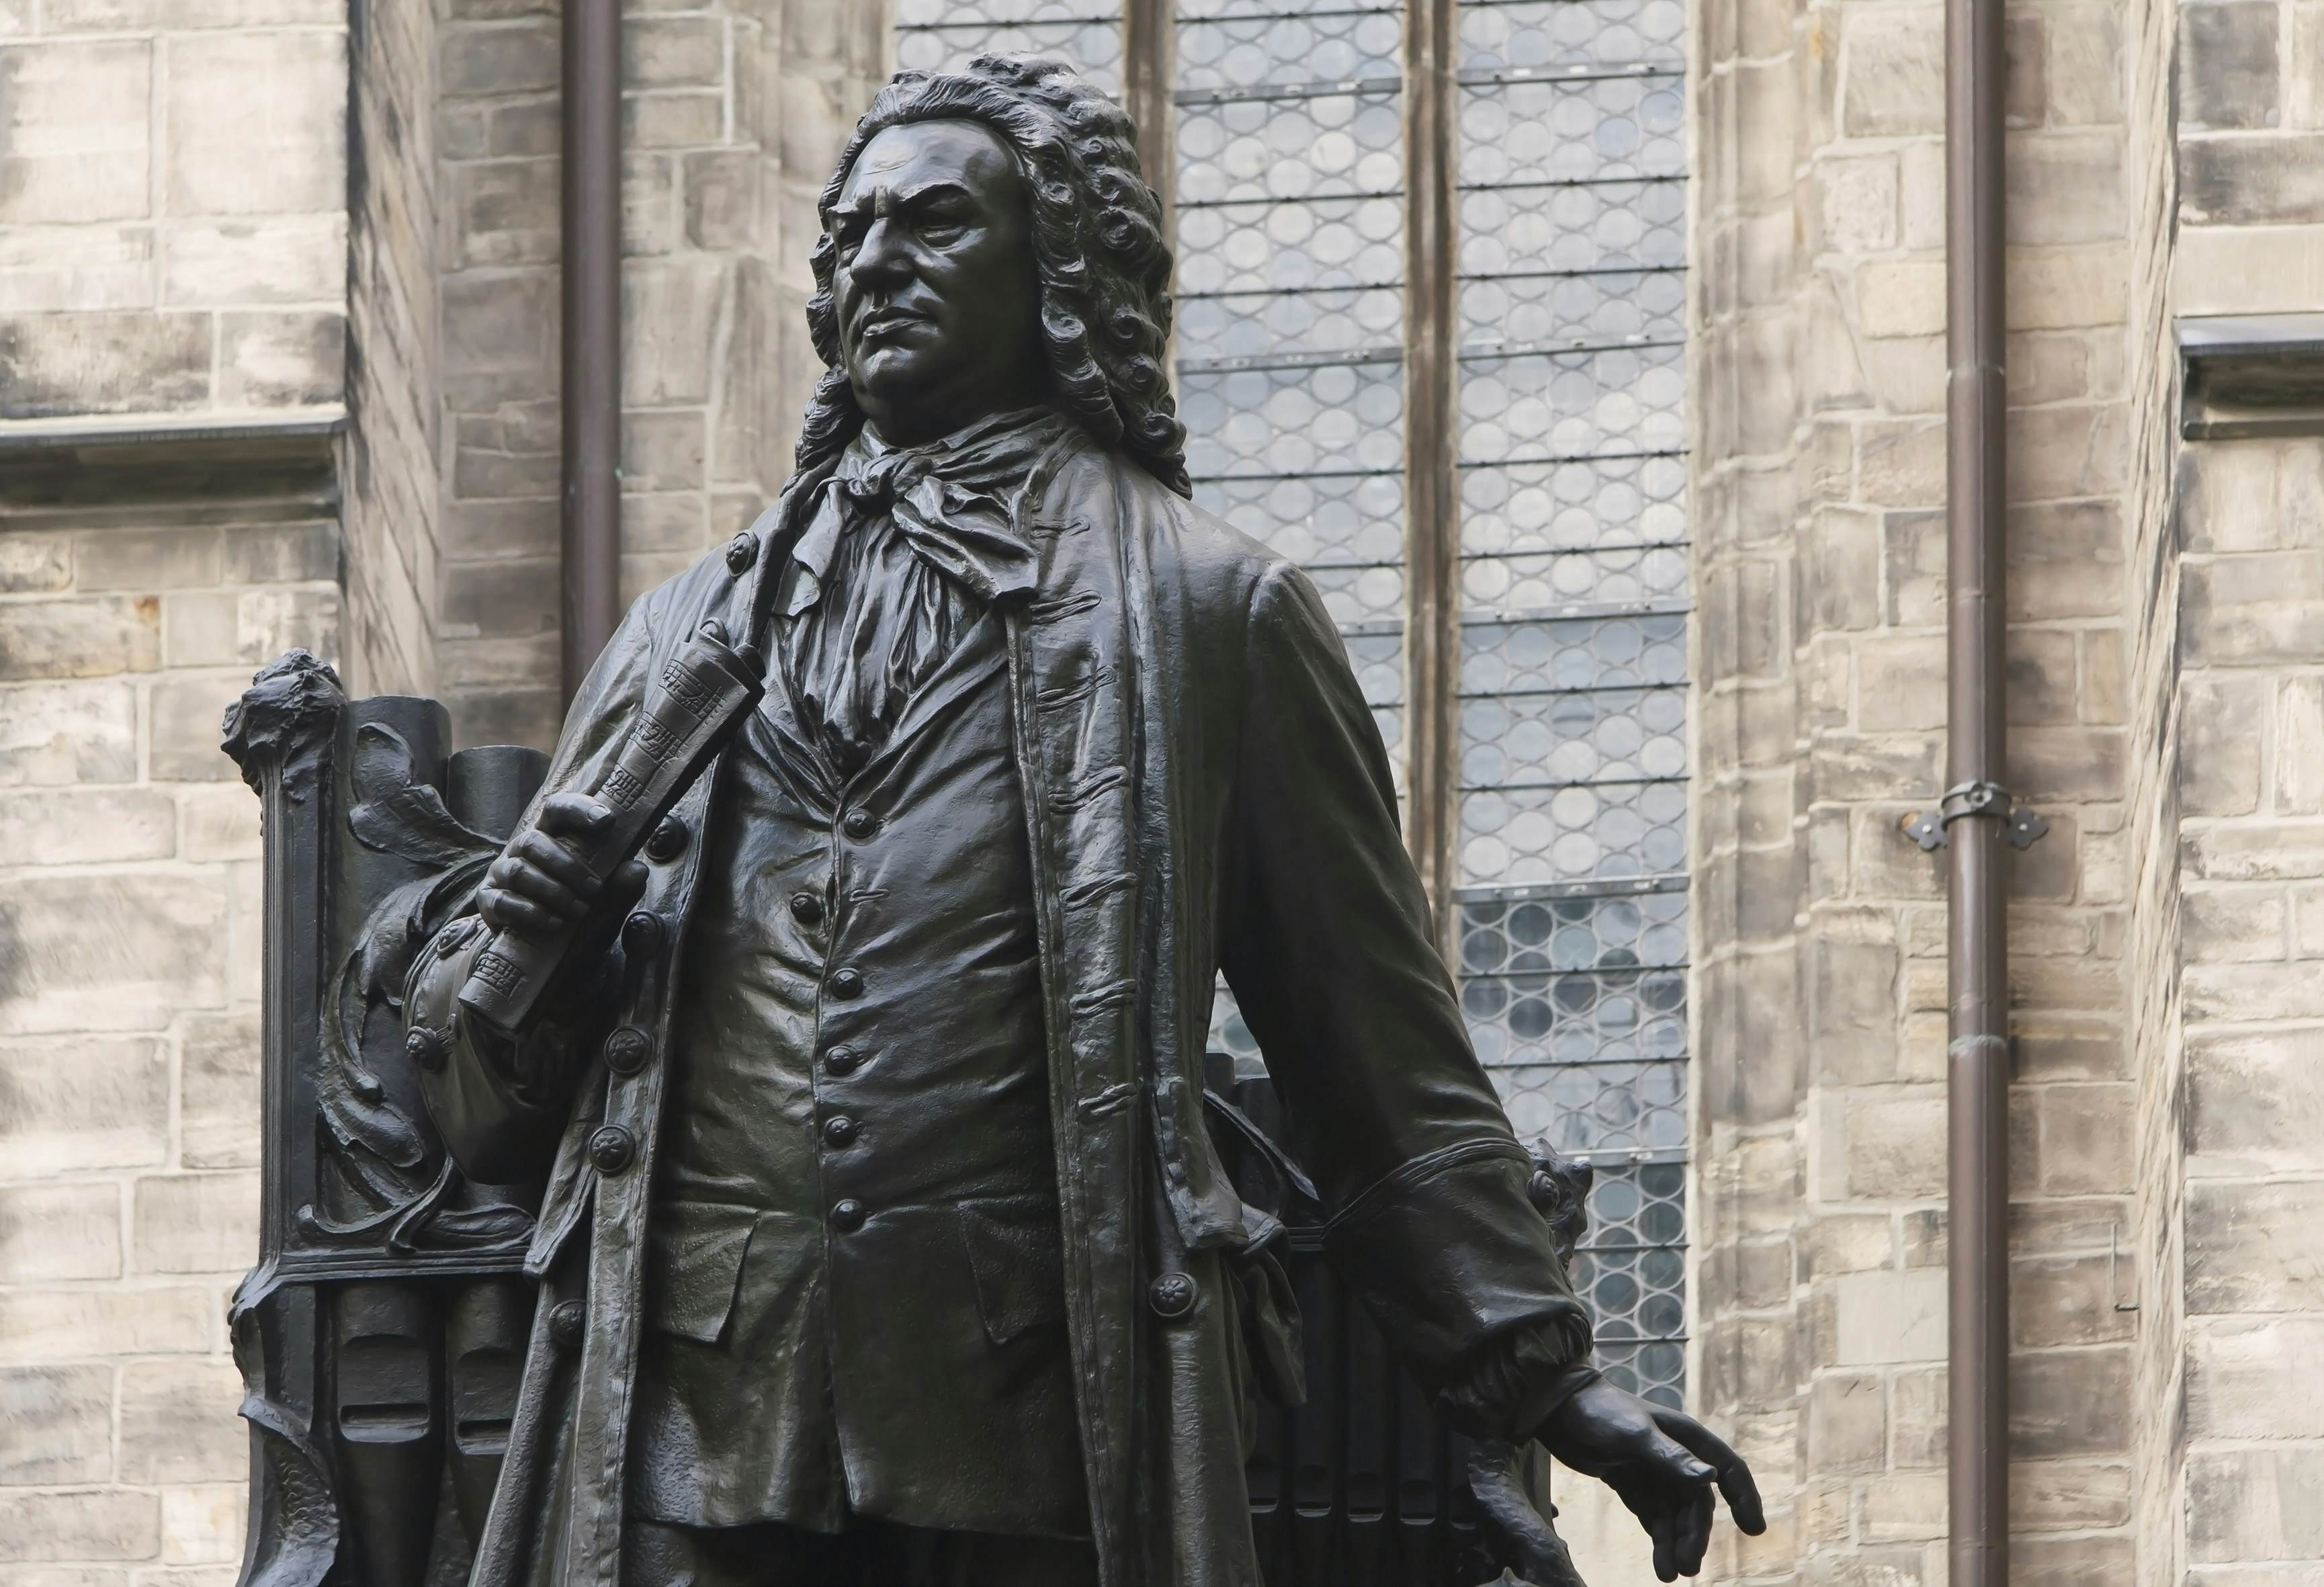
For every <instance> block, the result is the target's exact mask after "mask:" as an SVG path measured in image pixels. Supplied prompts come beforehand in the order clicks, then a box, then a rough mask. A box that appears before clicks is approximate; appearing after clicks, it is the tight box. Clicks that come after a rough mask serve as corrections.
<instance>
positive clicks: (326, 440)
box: [0, 402, 347, 514]
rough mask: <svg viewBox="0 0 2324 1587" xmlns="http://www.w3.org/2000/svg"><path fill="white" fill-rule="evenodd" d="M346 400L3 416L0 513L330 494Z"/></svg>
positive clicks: (323, 497)
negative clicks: (236, 408)
mask: <svg viewBox="0 0 2324 1587" xmlns="http://www.w3.org/2000/svg"><path fill="white" fill-rule="evenodd" d="M346 426H347V411H346V408H345V407H344V406H342V405H341V404H339V403H336V402H333V403H329V404H325V405H318V406H311V407H300V408H286V409H278V410H273V411H241V412H218V411H210V412H206V413H189V414H183V415H178V414H152V413H147V414H118V415H115V414H105V415H95V414H86V415H84V414H77V415H74V416H72V417H70V418H65V419H36V420H14V421H7V422H0V514H5V513H6V512H10V511H12V510H14V511H23V510H27V509H40V508H55V507H92V506H105V505H112V504H121V503H135V502H153V501H171V500H198V499H205V498H236V499H240V498H246V497H254V496H256V497H266V498H270V499H271V498H281V497H312V498H314V499H315V500H316V501H318V503H320V502H327V501H328V500H329V499H330V497H331V495H332V494H333V484H334V478H335V475H336V473H337V469H336V466H335V463H334V457H333V454H334V452H335V450H336V448H337V444H338V439H339V437H340V435H341V433H342V432H344V431H345V430H346Z"/></svg>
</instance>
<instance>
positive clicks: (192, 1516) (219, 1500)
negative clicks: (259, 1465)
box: [161, 1482, 250, 1587]
mask: <svg viewBox="0 0 2324 1587" xmlns="http://www.w3.org/2000/svg"><path fill="white" fill-rule="evenodd" d="M249 1508H250V1503H249V1496H248V1490H246V1489H245V1488H244V1486H243V1485H242V1484H241V1483H238V1482H212V1483H206V1484H203V1485H201V1486H199V1487H178V1488H164V1489H163V1490H161V1557H162V1558H163V1559H164V1560H167V1561H169V1562H170V1563H171V1564H229V1565H230V1564H233V1563H234V1562H235V1561H236V1560H239V1559H240V1558H241V1557H242V1544H243V1526H244V1520H245V1518H246V1517H247V1515H248V1512H249ZM171 1587H175V1583H174V1582H172V1584H171ZM189 1587H190V1583H189Z"/></svg>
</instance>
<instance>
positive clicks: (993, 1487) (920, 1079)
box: [630, 616, 1088, 1536]
mask: <svg viewBox="0 0 2324 1587" xmlns="http://www.w3.org/2000/svg"><path fill="white" fill-rule="evenodd" d="M1004 663H1005V658H1004V653H1003V650H1002V646H1001V624H1000V623H999V622H998V621H997V620H996V619H993V618H991V617H989V616H988V617H987V618H985V619H984V620H982V622H980V623H978V624H977V626H976V628H975V629H974V630H973V632H971V633H970V634H969V635H968V636H967V637H966V638H965V639H964V641H963V642H962V643H961V644H960V645H959V647H958V648H957V649H956V650H954V653H953V654H952V655H951V656H950V657H948V658H947V659H946V660H945V662H944V663H943V664H942V666H941V667H940V668H939V669H938V670H937V671H936V673H935V675H934V676H933V677H931V678H930V679H929V680H928V682H927V684H926V685H925V686H924V687H922V688H921V690H920V691H919V692H918V695H917V696H916V697H914V699H913V701H912V702H911V704H910V706H908V708H907V709H906V712H905V714H904V715H903V717H902V718H901V719H900V720H899V722H898V723H897V724H896V727H895V730H894V731H893V733H892V734H890V737H889V740H888V742H887V743H886V744H885V745H884V746H883V747H882V748H881V750H880V751H879V752H877V753H875V754H874V755H873V756H872V757H871V760H870V761H868V762H867V763H866V764H865V765H864V766H863V768H862V770H860V771H859V772H858V773H856V774H855V775H854V776H853V778H845V779H843V778H842V777H841V776H840V775H839V774H838V773H837V772H835V770H833V768H832V766H831V764H830V762H829V761H828V760H827V759H826V758H825V756H824V755H823V754H822V753H821V752H819V751H818V750H817V749H816V748H815V747H814V746H813V745H812V744H811V743H809V741H808V737H807V734H806V732H805V731H804V729H803V728H802V725H801V724H800V721H799V718H798V715H797V714H796V712H795V711H794V709H793V707H792V706H791V704H790V701H789V698H788V691H787V688H786V687H785V685H784V682H783V681H782V679H781V678H780V674H781V671H782V669H780V668H779V667H778V668H776V669H772V671H771V672H770V695H769V700H768V704H767V706H765V707H764V708H763V709H762V710H761V713H760V714H759V715H758V716H757V717H756V718H754V720H753V721H752V724H751V725H750V728H749V730H748V733H747V736H746V739H745V741H744V742H743V743H742V744H741V745H740V746H738V750H737V752H734V753H733V754H731V755H730V756H729V757H728V764H727V768H726V770H725V773H724V775H725V776H726V778H727V784H726V787H725V789H724V796H723V797H724V801H725V804H724V814H723V818H722V820H721V822H720V823H719V824H718V826H716V828H715V829H714V830H713V831H711V832H708V833H705V844H707V845H708V846H707V848H706V851H705V856H704V861H703V866H704V869H703V873H702V882H701V891H700V893H699V895H698V898H697V900H696V908H695V910H694V915H693V920H692V924H691V927H690V929H689V935H688V939H687V955H688V958H687V973H686V978H685V983H684V985H683V987H682V989H681V992H680V997H679V1012H678V1028H677V1029H676V1031H675V1033H674V1035H675V1040H674V1043H673V1056H674V1058H675V1059H676V1067H675V1068H674V1069H673V1071H672V1074H671V1077H670V1079H671V1084H672V1088H673V1094H672V1097H671V1103H670V1106H669V1119H668V1122H667V1124H666V1126H665V1134H664V1139H663V1145H662V1156H661V1162H662V1167H661V1176H660V1179H659V1183H658V1186H657V1195H656V1200H655V1204H654V1208H653V1213H652V1217H651V1220H650V1229H649V1244H650V1253H649V1267H648V1272H647V1284H646V1306H647V1312H646V1324H647V1327H648V1329H649V1336H648V1338H647V1340H646V1342H645V1345H644V1349H643V1352H642V1355H641V1363H640V1367H641V1370H640V1374H639V1386H638V1391H639V1407H638V1423H637V1429H638V1431H637V1442H636V1444H635V1445H634V1448H633V1454H632V1470H631V1477H630V1492H631V1500H630V1502H631V1507H632V1510H633V1512H634V1513H637V1514H639V1515H641V1516H642V1517H643V1518H649V1519H653V1520H659V1521H668V1522H677V1523H683V1524H687V1525H694V1526H733V1525H741V1524H744V1523H748V1522H752V1521H761V1520H779V1521H787V1522H789V1523H791V1524H793V1525H798V1526H807V1527H818V1528H826V1529H827V1528H832V1527H837V1526H838V1525H839V1524H840V1523H841V1521H842V1519H843V1518H844V1513H845V1512H846V1511H848V1510H852V1511H853V1512H854V1513H855V1514H858V1515H862V1516H869V1517H876V1518H884V1519H890V1520H894V1521H899V1522H903V1523H907V1524H909V1525H913V1526H919V1527H945V1528H951V1529H958V1530H969V1531H982V1532H1002V1533H1018V1534H1046V1535H1052V1536H1081V1535H1085V1533H1086V1530H1087V1527H1088V1514H1087V1505H1086V1500H1085V1498H1084V1486H1083V1477H1082V1470H1081V1467H1082V1461H1081V1452H1080V1444H1079V1439H1078V1435H1077V1433H1076V1431H1075V1423H1074V1404H1073V1389H1072V1378H1071V1371H1070V1367H1069V1362H1068V1359H1067V1350H1066V1336H1065V1279H1064V1270H1063V1254H1062V1248H1061V1244H1060V1237H1059V1233H1058V1225H1057V1215H1058V1208H1057V1195H1056V1170H1055V1167H1054V1160H1055V1158H1054V1150H1053V1147H1052V1143H1051V1140H1050V1132H1049V1131H1050V1126H1049V1098H1048V1090H1047V1087H1048V1079H1047V1066H1046V1061H1045V1056H1044V1052H1045V1049H1044V1040H1045V1037H1044V1030H1043V1024H1042V1013H1041V983H1040V964H1039V953H1038V939H1037V929H1036V922H1035V919H1034V915H1033V882H1032V873H1031V865H1030V859H1029V854H1028V847H1027V842H1026V836H1025V833H1026V826H1025V812H1024V807H1023V802H1022V795H1021V793H1020V791H1019V789H1018V786H1017V771H1016V766H1015V761H1014V755H1013V749H1012V743H1011V736H1010V714H1009V692H1008V688H1007V672H1006V667H1005V664H1004Z"/></svg>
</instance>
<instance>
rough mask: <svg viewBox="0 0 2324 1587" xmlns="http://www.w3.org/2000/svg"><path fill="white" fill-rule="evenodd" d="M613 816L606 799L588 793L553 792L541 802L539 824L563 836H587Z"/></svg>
mask: <svg viewBox="0 0 2324 1587" xmlns="http://www.w3.org/2000/svg"><path fill="white" fill-rule="evenodd" d="M612 819H613V810H612V809H611V808H610V807H608V806H607V805H606V804H605V802H604V800H603V799H595V798H590V797H589V796H588V795H587V794H585V793H560V794H551V795H549V797H548V798H545V799H543V800H541V801H540V815H539V826H540V829H541V830H542V831H543V832H550V833H555V834H556V835H558V836H559V837H586V836H589V835H591V834H593V833H595V832H596V831H597V829H598V828H600V827H602V826H604V825H605V823H606V822H608V821H611V820H612Z"/></svg>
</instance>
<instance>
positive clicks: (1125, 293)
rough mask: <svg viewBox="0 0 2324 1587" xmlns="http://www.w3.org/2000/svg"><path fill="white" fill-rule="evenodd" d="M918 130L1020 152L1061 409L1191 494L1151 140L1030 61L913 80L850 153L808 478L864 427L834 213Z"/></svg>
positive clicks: (982, 64) (1064, 72) (979, 64)
mask: <svg viewBox="0 0 2324 1587" xmlns="http://www.w3.org/2000/svg"><path fill="white" fill-rule="evenodd" d="M919 121H973V122H977V123H979V124H981V125H984V126H987V127H990V128H991V129H992V131H993V132H994V133H995V134H999V136H1000V138H1001V142H1002V143H1006V144H1007V145H1008V146H1009V150H1010V153H1011V154H1012V155H1013V156H1014V157H1015V159H1016V161H1017V170H1018V173H1019V176H1021V177H1022V178H1023V180H1024V182H1025V192H1026V197H1027V199H1028V208H1030V210H1031V214H1032V233H1033V254H1034V261H1035V267H1036V272H1037V277H1038V279H1039V281H1040V288H1041V339H1042V342H1043V344H1044V345H1045V346H1046V347H1047V353H1048V364H1049V374H1050V380H1051V383H1052V387H1053V391H1052V398H1053V400H1054V401H1056V404H1057V406H1058V407H1059V408H1060V409H1061V410H1062V411H1065V413H1066V414H1068V415H1070V416H1071V417H1072V418H1073V419H1074V420H1077V421H1078V422H1079V423H1080V424H1081V426H1082V428H1083V429H1085V430H1087V431H1088V432H1089V433H1090V435H1091V436H1092V437H1093V438H1096V439H1097V440H1098V441H1099V442H1101V443H1102V444H1103V445H1105V446H1108V447H1118V448H1120V450H1122V451H1124V452H1127V453H1128V454H1130V456H1131V457H1135V458H1136V459H1137V460H1138V461H1139V463H1140V464H1142V465H1144V466H1145V467H1146V469H1147V471H1148V473H1150V474H1152V475H1154V477H1155V478H1157V479H1158V480H1160V481H1161V482H1162V483H1163V484H1166V485H1167V486H1168V487H1169V488H1170V489H1172V490H1174V491H1176V492H1177V493H1178V494H1180V495H1186V494H1189V493H1190V487H1189V485H1188V484H1187V481H1186V427H1185V425H1183V424H1181V423H1179V422H1178V414H1177V405H1176V403H1175V402H1174V401H1171V397H1170V383H1169V380H1168V377H1167V375H1166V374H1164V372H1163V365H1162V360H1163V356H1164V348H1165V347H1166V346H1167V343H1168V339H1169V336H1170V249H1169V245H1167V243H1165V242H1164V241H1163V238H1162V207H1161V204H1160V202H1159V201H1158V200H1157V198H1155V196H1154V189H1151V188H1149V187H1148V186H1147V185H1146V179H1145V176H1144V174H1143V172H1141V171H1140V170H1139V164H1138V149H1137V143H1136V133H1135V131H1134V130H1133V129H1132V127H1131V125H1130V117H1129V116H1127V115H1124V114H1122V111H1121V108H1120V106H1117V105H1115V104H1114V103H1113V102H1112V101H1111V100H1110V99H1108V98H1106V97H1105V96H1104V95H1102V94H1101V93H1099V92H1098V91H1097V89H1095V88H1092V87H1091V86H1090V84H1089V83H1088V82H1087V81H1086V80H1084V78H1082V77H1081V76H1080V75H1079V74H1077V73H1076V72H1074V70H1073V69H1072V68H1070V67H1068V66H1066V65H1065V64H1064V63H1063V62H1061V61H1056V60H1043V59H1038V58H1036V57H1032V56H1024V55H980V56H978V57H977V58H976V59H975V60H973V61H971V62H970V63H969V65H968V69H967V70H965V71H963V72H943V73H930V72H921V71H902V72H898V73H897V74H896V76H895V78H894V79H893V80H892V81H890V83H889V84H888V86H887V87H886V88H882V89H881V90H880V95H879V97H877V98H876V99H874V100H872V101H871V109H870V110H868V111H866V112H865V113H864V115H863V119H862V121H859V122H857V123H856V124H855V134H854V135H853V137H851V138H849V139H848V141H847V146H846V148H844V150H842V151H841V152H840V156H839V167H838V169H837V170H836V171H834V172H833V173H832V177H831V180H830V182H829V183H828V184H827V185H826V186H825V188H824V189H823V198H822V202H821V208H822V212H823V214H824V215H825V217H826V220H825V227H824V232H823V235H821V236H820V237H818V238H816V245H815V252H814V254H811V255H810V256H809V260H808V263H810V265H811V266H812V267H813V269H814V272H815V296H814V297H813V298H811V299H809V300H808V301H807V329H808V331H809V333H810V334H811V335H812V336H813V337H814V338H815V350H816V354H817V355H819V356H820V357H821V358H822V359H823V362H824V368H825V373H824V375H823V378H822V379H821V380H820V381H818V382H817V383H816V388H815V397H814V399H813V401H810V402H809V403H808V405H807V420H806V423H805V424H804V425H803V426H802V428H801V429H800V432H799V441H798V466H799V468H800V469H801V470H802V471H805V470H807V469H810V468H813V467H815V466H817V465H818V464H820V463H822V462H824V461H825V460H826V459H828V458H830V457H833V456H834V455H835V454H836V453H837V452H838V451H839V450H840V449H841V448H842V447H845V446H846V444H847V442H848V440H849V439H850V438H852V437H853V435H854V434H855V432H856V431H857V430H858V429H861V428H862V424H863V415H862V411H860V410H858V409H857V407H856V405H855V398H854V394H853V392H850V391H849V389H848V385H847V376H846V374H844V372H843V371H842V369H841V368H840V355H839V315H838V311H837V309H835V306H834V304H833V301H832V277H833V274H834V272H835V270H836V269H837V268H838V249H837V248H836V246H835V245H834V244H833V242H832V240H831V229H830V226H829V224H828V217H829V215H830V213H831V208H832V206H833V205H834V204H835V203H837V202H838V201H839V194H840V189H842V188H843V187H844V186H845V184H846V181H847V174H848V172H849V171H852V170H853V169H854V166H855V161H856V157H857V156H858V155H860V154H862V152H863V146H864V145H865V144H867V143H870V142H871V140H872V139H873V138H875V137H877V136H879V135H880V134H881V133H883V132H885V131H887V130H888V129H889V128H890V127H891V126H902V125H906V124H908V123H911V122H919Z"/></svg>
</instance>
